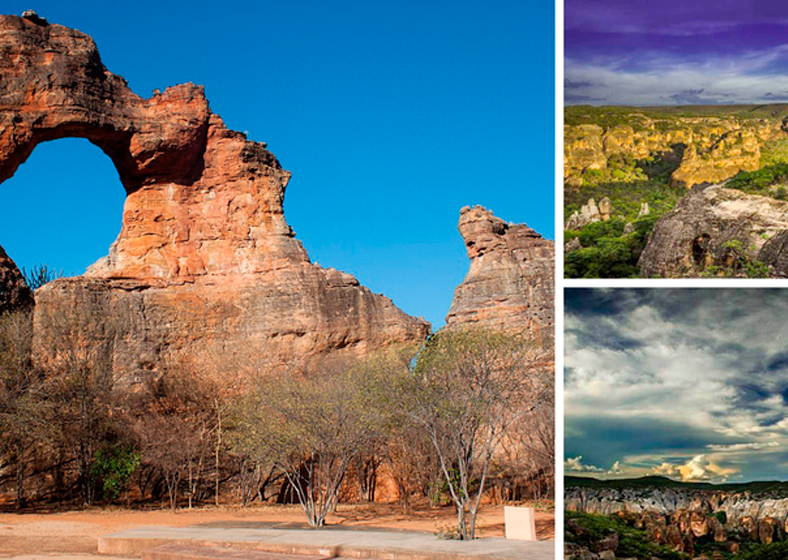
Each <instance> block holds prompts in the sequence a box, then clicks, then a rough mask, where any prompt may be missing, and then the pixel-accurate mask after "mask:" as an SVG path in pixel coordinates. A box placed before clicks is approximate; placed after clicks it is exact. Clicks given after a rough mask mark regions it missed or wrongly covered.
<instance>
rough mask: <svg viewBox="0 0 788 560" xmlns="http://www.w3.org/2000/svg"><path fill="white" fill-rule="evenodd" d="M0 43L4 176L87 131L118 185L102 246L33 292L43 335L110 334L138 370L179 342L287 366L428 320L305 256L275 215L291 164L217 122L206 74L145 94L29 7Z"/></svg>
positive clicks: (384, 339) (128, 367)
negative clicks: (63, 328) (73, 271)
mask: <svg viewBox="0 0 788 560" xmlns="http://www.w3.org/2000/svg"><path fill="white" fill-rule="evenodd" d="M0 51H2V53H3V56H2V57H0V181H2V180H5V179H7V178H8V177H10V176H12V175H13V173H14V172H15V171H16V169H17V167H18V166H19V165H21V164H22V163H24V161H25V160H26V159H27V157H28V156H29V155H30V153H31V152H32V150H33V149H34V148H35V146H36V145H37V144H38V143H40V142H43V141H47V140H53V139H57V138H62V137H82V138H87V139H88V140H90V141H91V142H92V143H94V144H95V145H97V146H99V147H100V148H101V149H102V150H103V151H104V152H105V153H106V154H107V155H108V156H109V157H110V158H111V159H112V161H113V162H114V164H115V166H116V168H117V170H118V174H119V177H120V180H121V182H122V184H123V186H124V188H125V189H126V193H127V198H126V202H125V206H124V211H123V221H122V227H121V231H120V234H119V236H118V238H117V240H116V241H115V243H114V244H113V245H112V247H111V248H110V251H109V255H108V256H107V257H106V258H104V259H102V260H101V261H100V262H98V263H96V264H95V265H94V266H92V267H91V268H90V269H89V270H88V272H87V273H86V274H85V275H84V276H83V277H78V278H71V279H62V280H58V281H55V282H53V283H51V284H49V285H47V286H46V287H44V288H42V289H41V290H39V291H38V292H37V294H36V312H35V325H36V332H37V337H38V338H40V337H41V336H42V335H43V334H44V333H45V332H46V331H47V330H48V329H49V330H50V331H51V329H52V324H53V322H58V323H63V322H65V323H68V324H71V325H73V326H74V328H78V329H81V330H83V331H84V334H85V336H87V337H90V338H94V339H102V338H107V337H109V338H111V339H112V344H111V345H110V346H111V347H112V348H113V356H112V361H113V364H114V365H115V368H116V369H117V370H118V371H122V372H131V373H135V372H136V373H139V372H143V371H148V370H150V369H152V368H155V367H156V364H158V363H161V361H162V360H163V359H164V358H165V356H167V355H169V354H172V353H173V352H176V351H185V352H186V353H188V354H190V355H192V356H194V355H225V356H226V355H227V354H228V353H235V352H240V351H243V352H244V353H246V354H254V355H256V356H264V357H265V360H266V361H267V362H270V363H284V362H287V361H288V360H291V359H293V358H294V357H304V356H315V355H321V354H326V353H331V352H336V351H347V352H355V353H363V352H366V351H367V350H369V349H371V348H374V347H379V346H383V345H387V344H391V343H397V342H411V341H418V340H421V339H423V338H424V337H425V336H426V334H427V333H428V331H429V324H428V323H426V322H425V321H423V320H421V319H416V318H413V317H410V316H408V315H406V314H405V313H403V312H402V311H400V310H399V309H398V308H397V307H395V306H394V305H393V303H392V302H391V301H390V300H389V299H388V298H385V297H383V296H381V295H376V294H372V293H371V292H370V291H369V290H368V289H367V288H365V287H363V286H360V285H359V283H358V281H357V280H356V279H355V278H353V276H351V275H349V274H345V273H342V272H338V271H336V270H332V269H323V268H321V267H319V266H317V265H316V264H313V263H311V262H310V260H309V257H308V256H307V253H306V251H305V250H304V248H303V246H302V245H301V243H300V242H299V241H298V240H296V239H295V237H294V234H293V231H292V229H291V228H290V226H289V225H288V224H287V222H286V221H285V218H284V211H283V201H284V195H285V188H286V186H287V183H288V180H289V178H290V173H289V172H287V171H285V170H284V169H282V167H281V165H280V164H279V162H278V161H277V159H276V157H274V155H273V154H272V153H271V152H269V151H268V150H267V149H266V146H265V145H264V144H261V143H257V142H252V141H249V140H247V139H246V137H245V136H244V135H243V134H242V133H239V132H235V131H232V130H229V129H227V127H226V126H225V125H224V123H223V122H222V120H221V118H220V117H219V116H218V115H216V114H214V113H212V112H211V110H210V107H209V105H208V101H207V100H206V98H205V95H204V92H203V88H202V87H200V86H195V85H193V84H183V85H179V86H175V87H171V88H168V89H166V90H165V91H163V92H156V93H155V94H154V95H153V96H152V97H151V98H149V99H143V98H141V97H139V96H137V95H136V94H134V93H133V92H132V91H131V90H130V89H129V87H128V85H127V83H126V82H125V80H123V78H121V77H119V76H116V75H114V74H112V73H110V72H109V71H108V70H107V69H106V68H105V67H104V66H103V64H102V62H101V59H100V57H99V54H98V51H97V49H96V45H95V44H94V42H93V40H92V39H91V38H90V37H89V36H87V35H85V34H84V33H81V32H79V31H76V30H73V29H69V28H66V27H63V26H60V25H50V24H47V23H46V22H45V21H43V20H41V19H38V18H19V17H15V16H0ZM108 324H111V328H108V327H107V325H108Z"/></svg>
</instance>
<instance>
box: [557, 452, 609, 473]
mask: <svg viewBox="0 0 788 560" xmlns="http://www.w3.org/2000/svg"><path fill="white" fill-rule="evenodd" d="M564 471H566V472H594V473H603V472H605V469H602V468H599V467H596V466H594V465H585V464H583V456H582V455H578V456H577V457H567V459H566V461H564Z"/></svg>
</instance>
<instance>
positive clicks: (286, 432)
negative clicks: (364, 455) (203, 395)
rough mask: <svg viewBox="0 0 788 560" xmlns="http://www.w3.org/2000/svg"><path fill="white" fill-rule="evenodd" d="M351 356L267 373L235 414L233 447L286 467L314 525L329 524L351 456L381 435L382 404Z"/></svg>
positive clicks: (290, 479)
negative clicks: (278, 373)
mask: <svg viewBox="0 0 788 560" xmlns="http://www.w3.org/2000/svg"><path fill="white" fill-rule="evenodd" d="M367 371H368V370H366V369H364V368H362V367H359V365H358V364H353V363H335V364H321V365H320V366H318V367H316V368H313V369H312V370H310V371H307V372H305V373H297V372H290V373H288V374H285V375H282V376H277V377H270V378H267V379H264V380H263V381H262V382H261V383H260V386H259V387H258V388H257V390H256V391H254V392H253V393H252V395H250V396H249V397H248V398H246V399H245V400H243V402H242V403H241V404H239V406H238V407H237V408H236V410H235V411H234V415H233V422H232V430H231V433H232V435H231V440H232V445H233V448H234V449H235V450H236V451H238V452H239V453H242V454H243V455H245V456H247V457H250V458H252V459H253V460H255V461H257V462H259V463H261V464H262V463H265V462H269V463H270V464H272V465H274V466H276V467H277V468H278V469H279V470H281V472H283V473H284V475H285V477H286V479H287V481H288V484H289V486H290V489H291V490H292V491H293V493H294V494H295V496H296V498H297V499H298V502H299V504H301V507H302V508H303V510H304V513H305V514H306V517H307V522H308V523H309V524H310V525H311V526H313V527H322V526H323V525H325V520H326V516H327V515H328V514H329V513H330V512H331V511H333V510H334V508H335V507H336V504H337V500H338V496H339V489H340V485H341V483H342V480H343V478H344V476H345V474H346V472H347V470H348V467H349V466H350V464H351V462H352V461H353V459H354V458H355V457H356V456H357V455H358V454H359V453H360V452H361V451H362V450H364V449H365V448H367V446H368V445H369V444H370V442H372V441H375V440H376V438H377V437H378V435H379V434H380V432H381V429H382V426H383V425H384V423H385V413H384V411H383V410H382V409H381V408H380V407H378V406H375V405H374V403H372V402H370V398H371V395H372V394H374V391H370V390H368V389H369V384H368V380H367V379H366V378H365V375H364V374H365V372H367Z"/></svg>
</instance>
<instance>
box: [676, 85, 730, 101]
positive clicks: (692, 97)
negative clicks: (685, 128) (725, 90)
mask: <svg viewBox="0 0 788 560" xmlns="http://www.w3.org/2000/svg"><path fill="white" fill-rule="evenodd" d="M703 91H704V90H703V89H687V90H684V91H680V92H679V93H674V94H673V95H671V96H670V99H671V100H672V101H675V102H676V104H677V105H720V104H722V103H725V101H723V100H722V99H719V98H714V97H708V96H703V95H701V94H702V93H703Z"/></svg>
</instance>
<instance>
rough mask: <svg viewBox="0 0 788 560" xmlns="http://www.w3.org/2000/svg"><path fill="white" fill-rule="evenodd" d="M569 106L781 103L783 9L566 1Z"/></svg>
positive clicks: (785, 88) (706, 0)
mask: <svg viewBox="0 0 788 560" xmlns="http://www.w3.org/2000/svg"><path fill="white" fill-rule="evenodd" d="M564 15H565V33H564V40H565V52H564V54H565V67H564V76H565V83H564V98H565V102H566V104H567V105H577V104H590V105H634V106H644V105H687V104H700V105H711V104H733V103H756V104H760V103H778V102H788V7H786V5H785V3H783V2H774V1H773V0H697V1H695V2H687V1H686V0H662V1H660V2H650V1H648V2H644V1H643V0H605V2H599V1H598V0H566V1H565V4H564Z"/></svg>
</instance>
